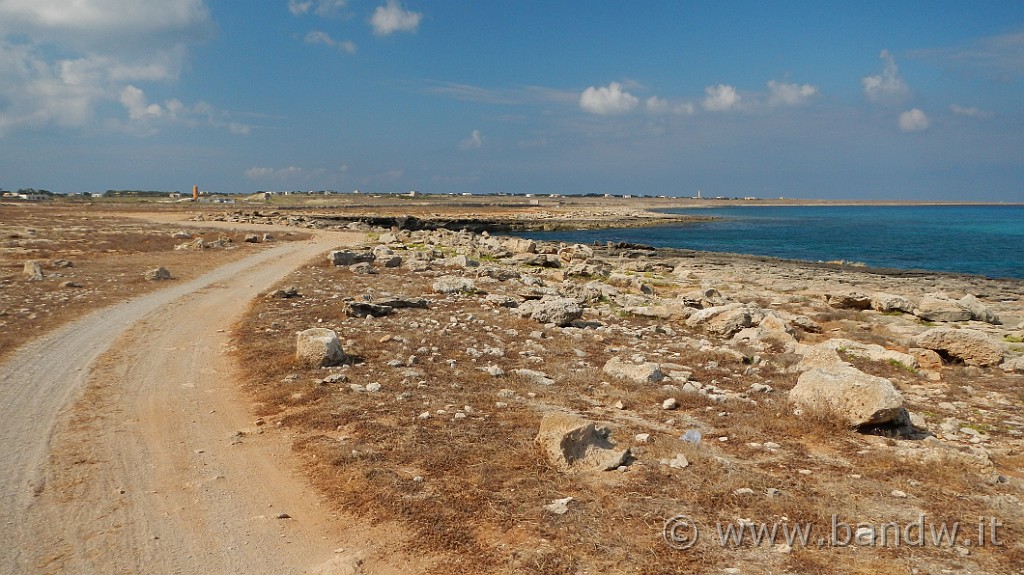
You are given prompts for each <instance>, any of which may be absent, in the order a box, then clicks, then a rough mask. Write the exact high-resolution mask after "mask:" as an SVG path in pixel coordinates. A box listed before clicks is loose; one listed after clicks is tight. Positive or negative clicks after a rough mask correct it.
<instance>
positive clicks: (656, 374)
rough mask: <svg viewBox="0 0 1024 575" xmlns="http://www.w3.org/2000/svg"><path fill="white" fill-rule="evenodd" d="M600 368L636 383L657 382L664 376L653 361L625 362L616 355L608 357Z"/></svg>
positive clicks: (659, 367)
mask: <svg viewBox="0 0 1024 575" xmlns="http://www.w3.org/2000/svg"><path fill="white" fill-rule="evenodd" d="M602 370H603V371H604V372H605V373H607V374H608V375H610V376H612V377H618V378H622V379H628V380H630V381H634V382H636V383H657V382H659V381H661V380H662V379H664V378H665V375H664V374H663V373H662V372H661V366H659V365H658V364H656V363H654V362H646V363H641V364H635V363H627V362H625V361H622V360H621V359H619V358H617V357H613V358H611V359H609V360H608V361H607V362H606V363H605V364H604V367H603V368H602Z"/></svg>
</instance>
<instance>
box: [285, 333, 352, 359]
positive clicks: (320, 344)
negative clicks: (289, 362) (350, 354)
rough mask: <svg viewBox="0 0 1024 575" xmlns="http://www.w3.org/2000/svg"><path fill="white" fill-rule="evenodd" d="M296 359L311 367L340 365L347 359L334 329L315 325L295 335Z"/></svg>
mask: <svg viewBox="0 0 1024 575" xmlns="http://www.w3.org/2000/svg"><path fill="white" fill-rule="evenodd" d="M295 359H297V360H298V361H299V362H300V363H303V364H305V365H308V366H311V367H322V366H329V365H339V364H341V363H342V362H343V361H345V352H344V351H342V349H341V341H339V340H338V334H337V333H335V332H334V330H332V329H327V328H323V327H314V328H310V329H307V330H304V331H300V332H299V333H298V334H297V335H296V336H295Z"/></svg>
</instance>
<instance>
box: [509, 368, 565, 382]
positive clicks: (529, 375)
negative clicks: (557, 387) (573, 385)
mask: <svg viewBox="0 0 1024 575" xmlns="http://www.w3.org/2000/svg"><path fill="white" fill-rule="evenodd" d="M512 373H514V374H516V375H518V376H519V377H522V378H523V379H525V380H527V381H529V382H530V383H534V384H536V385H554V383H555V380H554V379H551V377H549V376H548V374H546V373H544V372H542V371H534V370H532V369H517V370H514V371H513V372H512Z"/></svg>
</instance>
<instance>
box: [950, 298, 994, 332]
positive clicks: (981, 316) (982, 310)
mask: <svg viewBox="0 0 1024 575" xmlns="http://www.w3.org/2000/svg"><path fill="white" fill-rule="evenodd" d="M957 303H959V304H960V305H961V306H962V307H963V308H964V309H966V310H968V311H970V312H971V319H973V320H975V321H983V322H985V323H990V324H992V325H1002V324H1003V322H1002V321H1001V320H1000V319H999V315H998V314H996V312H994V311H992V310H990V309H989V308H988V307H987V306H986V305H985V304H983V303H981V300H979V299H978V298H976V297H974V296H973V295H966V296H964V297H962V298H960V301H958V302H957Z"/></svg>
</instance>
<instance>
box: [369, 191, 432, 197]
mask: <svg viewBox="0 0 1024 575" xmlns="http://www.w3.org/2000/svg"><path fill="white" fill-rule="evenodd" d="M356 193H359V190H356ZM406 195H407V196H409V197H410V198H415V197H417V196H419V195H420V193H419V192H417V191H416V190H409V193H408V194H406Z"/></svg>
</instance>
